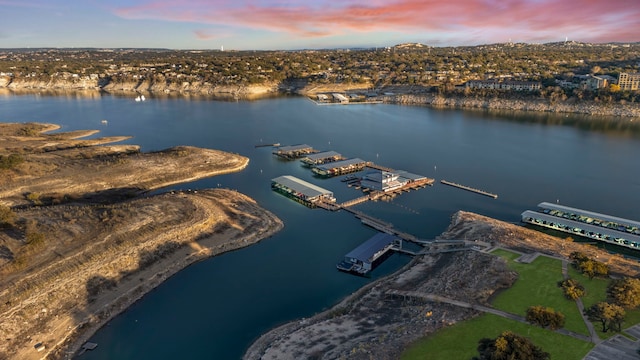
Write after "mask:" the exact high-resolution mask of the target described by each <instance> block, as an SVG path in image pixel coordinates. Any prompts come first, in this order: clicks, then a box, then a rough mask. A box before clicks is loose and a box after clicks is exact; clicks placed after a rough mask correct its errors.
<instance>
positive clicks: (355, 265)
mask: <svg viewBox="0 0 640 360" xmlns="http://www.w3.org/2000/svg"><path fill="white" fill-rule="evenodd" d="M398 241H399V239H398V238H396V237H395V236H393V235H390V234H386V233H377V234H375V235H374V236H373V237H371V238H370V239H369V240H367V241H365V242H364V243H362V244H360V245H359V246H358V247H356V248H355V249H353V250H351V251H350V252H349V253H348V254H346V255H345V256H344V259H343V260H342V262H340V263H339V264H337V265H336V267H337V268H338V270H340V271H345V272H349V273H353V274H356V275H361V276H366V275H367V274H368V273H369V272H370V271H372V270H373V269H374V268H375V267H376V266H377V265H379V264H380V263H381V262H382V261H383V260H384V259H385V258H386V257H387V256H388V255H390V254H391V251H392V250H393V248H394V245H395V244H396V243H397V242H398Z"/></svg>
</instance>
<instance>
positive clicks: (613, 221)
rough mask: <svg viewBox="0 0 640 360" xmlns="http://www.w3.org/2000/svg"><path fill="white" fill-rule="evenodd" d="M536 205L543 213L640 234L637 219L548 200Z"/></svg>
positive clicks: (639, 223) (639, 225)
mask: <svg viewBox="0 0 640 360" xmlns="http://www.w3.org/2000/svg"><path fill="white" fill-rule="evenodd" d="M538 207H539V208H540V209H541V211H542V212H543V213H545V214H549V215H551V216H555V217H559V218H563V219H570V220H575V221H579V222H583V223H586V224H590V225H591V224H592V225H596V226H600V227H603V228H608V229H614V230H618V231H623V232H628V233H631V234H634V235H640V222H638V221H634V220H629V219H623V218H619V217H615V216H610V215H606V214H600V213H597V212H592V211H587V210H582V209H576V208H572V207H569V206H563V205H559V204H553V203H549V202H542V203H540V204H538Z"/></svg>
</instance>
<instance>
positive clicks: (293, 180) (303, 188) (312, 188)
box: [271, 175, 333, 198]
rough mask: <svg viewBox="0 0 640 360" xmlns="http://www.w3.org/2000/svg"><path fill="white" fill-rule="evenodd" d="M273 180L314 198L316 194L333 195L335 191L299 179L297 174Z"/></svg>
mask: <svg viewBox="0 0 640 360" xmlns="http://www.w3.org/2000/svg"><path fill="white" fill-rule="evenodd" d="M271 181H272V182H275V183H278V184H280V185H283V186H286V187H287V188H289V189H291V190H294V191H297V192H300V193H303V194H304V195H305V196H307V197H309V198H314V197H316V196H321V195H331V196H333V192H331V191H329V190H327V189H323V188H321V187H319V186H316V185H313V184H311V183H308V182H306V181H304V180H302V179H298V178H297V177H295V176H291V175H283V176H279V177H277V178H274V179H271Z"/></svg>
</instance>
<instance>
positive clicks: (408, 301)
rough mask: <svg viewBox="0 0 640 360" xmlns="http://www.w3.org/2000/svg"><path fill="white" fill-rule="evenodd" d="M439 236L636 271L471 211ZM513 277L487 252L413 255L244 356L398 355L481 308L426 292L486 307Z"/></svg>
mask: <svg viewBox="0 0 640 360" xmlns="http://www.w3.org/2000/svg"><path fill="white" fill-rule="evenodd" d="M439 238H440V239H462V238H464V239H466V240H469V241H474V240H477V241H481V242H486V243H490V244H491V245H492V246H493V247H503V248H508V249H512V250H515V251H519V252H523V253H536V252H538V253H542V254H546V255H550V256H556V257H563V258H568V256H569V254H570V253H571V252H573V251H582V252H584V253H586V254H588V256H590V257H597V258H598V260H599V261H603V262H605V263H607V264H609V266H610V268H611V270H612V272H614V273H617V274H626V275H627V276H636V275H638V274H640V264H638V263H637V262H636V261H632V260H628V259H625V258H623V257H622V256H619V255H614V254H609V253H608V252H606V251H603V250H600V249H597V248H594V247H592V246H588V245H585V244H581V243H576V242H573V241H568V240H566V239H560V238H555V237H552V236H549V235H546V234H544V233H541V232H538V231H534V230H531V229H528V228H525V227H522V226H518V225H514V224H510V223H506V222H502V221H499V220H495V219H491V218H488V217H485V216H482V215H478V214H474V213H469V212H463V211H459V212H457V213H456V214H454V215H453V216H452V220H451V224H450V226H449V227H448V229H447V230H446V231H445V232H443V233H442V234H441V235H440V236H439ZM345 276H348V275H345ZM516 278H517V275H516V274H515V273H513V272H511V271H510V270H509V269H508V268H507V265H506V262H505V261H504V260H502V259H501V258H500V257H498V256H495V255H491V254H489V253H486V252H481V251H466V252H457V253H448V254H431V255H422V256H417V257H415V258H414V259H413V260H412V261H411V262H410V263H409V264H408V265H406V266H405V267H403V268H402V269H400V270H398V271H397V272H396V273H394V274H391V275H389V276H387V277H385V278H382V279H379V280H377V281H375V282H373V283H371V284H368V285H367V286H365V287H363V288H361V289H360V290H358V291H356V292H354V293H353V294H352V295H350V296H348V297H347V298H345V299H344V300H343V301H341V302H340V303H339V304H337V305H335V306H334V307H332V308H331V309H329V310H327V311H324V312H322V313H319V314H317V315H315V316H313V317H311V318H308V319H300V320H297V321H293V322H290V323H287V324H284V325H282V326H279V327H277V328H274V329H272V330H271V331H269V332H267V333H265V334H264V335H263V336H261V337H260V338H259V339H257V340H256V341H255V342H254V343H253V344H252V345H251V346H250V347H249V348H248V349H247V351H246V352H245V354H244V357H243V359H245V360H256V359H261V360H275V359H279V360H288V359H291V360H293V359H302V358H305V359H343V358H344V359H356V360H358V359H363V360H364V359H371V358H375V359H382V360H384V359H397V358H399V357H400V355H401V353H402V351H403V350H404V349H406V348H407V347H408V346H409V345H410V344H411V343H412V342H414V341H416V340H418V339H420V338H422V337H424V336H426V335H428V334H432V333H434V332H437V331H438V330H440V329H442V328H444V327H447V326H450V325H452V324H455V323H457V322H459V321H464V320H467V319H470V318H472V317H475V316H477V315H479V314H480V312H479V311H476V310H472V309H468V308H464V307H460V306H455V305H453V304H450V303H445V302H434V301H429V300H427V299H429V298H433V297H436V298H437V297H443V298H448V299H452V300H454V301H461V302H466V303H471V304H477V305H482V306H488V307H490V299H491V297H492V296H494V294H496V293H497V292H499V291H500V290H502V289H505V288H508V287H510V286H511V285H512V284H513V282H514V281H515V279H516Z"/></svg>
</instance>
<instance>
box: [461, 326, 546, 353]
mask: <svg viewBox="0 0 640 360" xmlns="http://www.w3.org/2000/svg"><path fill="white" fill-rule="evenodd" d="M478 353H479V355H478V356H474V357H473V360H548V359H549V358H550V355H549V353H547V352H545V351H543V350H542V349H541V348H539V347H538V346H536V345H535V344H534V343H532V342H531V340H529V339H528V338H525V337H523V336H521V335H518V334H515V333H512V332H511V331H505V332H503V333H502V334H500V336H498V337H497V338H495V339H489V338H483V339H480V341H479V344H478Z"/></svg>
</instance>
